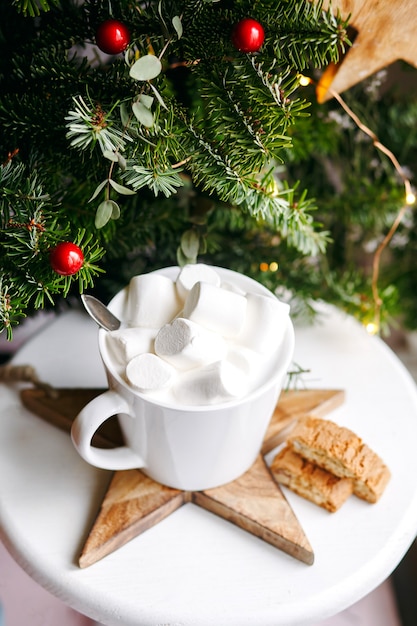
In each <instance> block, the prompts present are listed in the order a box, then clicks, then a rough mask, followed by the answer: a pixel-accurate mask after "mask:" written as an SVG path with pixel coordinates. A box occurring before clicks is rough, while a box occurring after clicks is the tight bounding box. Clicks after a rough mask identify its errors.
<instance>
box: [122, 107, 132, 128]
mask: <svg viewBox="0 0 417 626" xmlns="http://www.w3.org/2000/svg"><path fill="white" fill-rule="evenodd" d="M120 119H121V122H122V125H123V127H124V128H126V127H127V126H128V125H129V122H130V114H129V110H128V108H127V106H126V103H125V102H123V103H122V104H121V105H120Z"/></svg>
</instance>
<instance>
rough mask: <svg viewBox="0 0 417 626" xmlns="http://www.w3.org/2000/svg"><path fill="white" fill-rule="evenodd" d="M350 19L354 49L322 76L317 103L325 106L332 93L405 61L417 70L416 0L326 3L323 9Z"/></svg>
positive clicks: (369, 0)
mask: <svg viewBox="0 0 417 626" xmlns="http://www.w3.org/2000/svg"><path fill="white" fill-rule="evenodd" d="M329 7H331V9H332V10H333V12H336V11H337V10H339V11H340V13H341V14H342V16H343V17H347V16H348V15H350V19H349V25H350V26H351V27H352V28H353V29H354V31H355V32H356V33H357V34H356V36H355V37H354V40H353V45H352V47H351V48H349V49H348V50H347V52H346V54H345V56H344V58H343V59H342V61H341V62H340V63H339V64H338V65H330V66H329V68H327V70H326V71H325V72H324V73H323V76H322V78H321V80H320V83H319V85H318V89H317V99H318V101H319V102H325V101H326V100H329V99H331V98H332V91H333V92H335V93H342V92H343V91H346V90H347V89H349V88H350V87H353V85H355V84H357V83H359V82H361V81H362V80H364V79H365V78H368V77H369V76H371V75H372V74H375V73H376V72H378V71H379V70H381V69H383V68H384V67H387V66H388V65H391V64H392V63H394V62H395V61H399V60H403V61H406V62H407V63H410V64H411V65H413V66H414V67H417V38H416V36H415V23H416V21H417V2H415V0H367V2H364V1H363V0H331V1H330V0H326V1H325V2H324V3H323V8H329Z"/></svg>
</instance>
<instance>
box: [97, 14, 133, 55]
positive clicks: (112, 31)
mask: <svg viewBox="0 0 417 626" xmlns="http://www.w3.org/2000/svg"><path fill="white" fill-rule="evenodd" d="M129 43H130V33H129V29H128V28H127V26H125V25H124V24H123V23H122V22H119V21H118V20H106V21H105V22H102V23H101V24H100V26H99V27H98V28H97V31H96V44H97V45H98V47H99V48H100V50H101V51H102V52H105V53H106V54H119V53H120V52H123V50H125V49H126V48H127V46H128V45H129Z"/></svg>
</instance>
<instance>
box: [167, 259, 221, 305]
mask: <svg viewBox="0 0 417 626" xmlns="http://www.w3.org/2000/svg"><path fill="white" fill-rule="evenodd" d="M201 281H203V282H205V283H211V284H212V285H216V286H217V287H220V282H221V279H220V276H219V274H218V273H217V272H216V270H214V269H213V268H212V267H210V266H209V265H205V264H204V263H194V264H189V265H184V267H183V268H181V271H180V273H179V274H178V277H177V280H176V286H177V290H178V294H179V296H180V297H181V298H182V299H183V300H185V299H186V297H187V295H188V293H189V292H190V291H191V289H192V288H193V287H194V285H195V284H196V283H198V282H201Z"/></svg>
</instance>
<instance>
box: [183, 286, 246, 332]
mask: <svg viewBox="0 0 417 626" xmlns="http://www.w3.org/2000/svg"><path fill="white" fill-rule="evenodd" d="M245 313H246V298H245V297H244V296H242V295H241V294H238V293H234V292H233V291H229V290H227V289H222V288H221V287H217V286H216V285H212V284H210V283H203V282H199V283H196V284H195V285H194V287H193V288H192V289H191V291H190V293H189V294H188V296H187V299H186V301H185V304H184V310H183V316H184V317H187V318H188V319H190V320H191V321H193V322H196V323H197V324H201V326H204V327H205V328H207V329H208V330H211V331H213V332H216V333H219V334H220V335H224V336H225V337H235V336H236V335H238V334H239V333H240V332H241V331H242V328H243V325H244V322H245Z"/></svg>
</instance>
